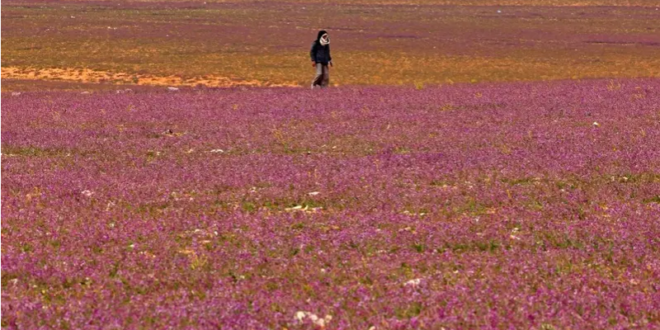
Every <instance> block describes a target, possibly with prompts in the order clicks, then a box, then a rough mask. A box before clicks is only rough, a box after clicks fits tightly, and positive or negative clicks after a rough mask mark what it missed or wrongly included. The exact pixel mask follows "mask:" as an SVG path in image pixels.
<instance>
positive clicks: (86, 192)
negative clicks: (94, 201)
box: [80, 190, 94, 197]
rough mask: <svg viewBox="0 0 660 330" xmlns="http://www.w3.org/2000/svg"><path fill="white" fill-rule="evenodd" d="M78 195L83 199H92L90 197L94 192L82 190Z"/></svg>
mask: <svg viewBox="0 0 660 330" xmlns="http://www.w3.org/2000/svg"><path fill="white" fill-rule="evenodd" d="M80 194H82V195H83V196H85V197H92V195H94V192H93V191H91V190H83V191H81V192H80Z"/></svg>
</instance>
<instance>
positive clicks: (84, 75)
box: [2, 67, 300, 87]
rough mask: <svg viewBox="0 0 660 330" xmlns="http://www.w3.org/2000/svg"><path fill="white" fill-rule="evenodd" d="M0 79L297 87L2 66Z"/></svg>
mask: <svg viewBox="0 0 660 330" xmlns="http://www.w3.org/2000/svg"><path fill="white" fill-rule="evenodd" d="M2 79H31V80H57V81H74V82H82V83H104V82H105V83H108V82H109V83H113V84H118V85H126V84H134V85H148V86H200V85H202V86H206V87H237V86H250V87H300V85H298V84H296V83H283V84H274V83H270V82H267V81H258V80H232V79H230V78H227V77H219V76H213V75H209V76H204V77H194V78H182V77H177V76H157V75H149V74H130V73H123V72H108V71H99V70H90V69H75V68H48V69H38V68H32V67H3V68H2Z"/></svg>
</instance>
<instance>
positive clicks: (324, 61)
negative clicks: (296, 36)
mask: <svg viewBox="0 0 660 330" xmlns="http://www.w3.org/2000/svg"><path fill="white" fill-rule="evenodd" d="M310 56H311V57H312V66H313V67H315V68H316V76H315V77H314V80H313V81H312V89H314V88H315V87H316V86H320V87H321V88H325V87H328V84H329V83H330V72H329V70H328V65H330V66H332V56H330V37H329V36H328V32H326V31H325V30H321V31H319V33H318V34H317V36H316V40H314V42H313V43H312V50H311V51H310Z"/></svg>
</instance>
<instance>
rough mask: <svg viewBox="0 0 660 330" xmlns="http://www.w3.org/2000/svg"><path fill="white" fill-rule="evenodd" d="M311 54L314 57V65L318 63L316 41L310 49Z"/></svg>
mask: <svg viewBox="0 0 660 330" xmlns="http://www.w3.org/2000/svg"><path fill="white" fill-rule="evenodd" d="M309 56H310V57H311V58H312V65H316V41H314V42H313V43H312V50H310V51H309Z"/></svg>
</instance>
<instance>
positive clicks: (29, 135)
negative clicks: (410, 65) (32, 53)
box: [2, 79, 660, 330]
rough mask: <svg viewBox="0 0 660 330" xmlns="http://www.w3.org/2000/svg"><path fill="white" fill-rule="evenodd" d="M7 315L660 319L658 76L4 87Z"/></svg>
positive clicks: (489, 324)
mask: <svg viewBox="0 0 660 330" xmlns="http://www.w3.org/2000/svg"><path fill="white" fill-rule="evenodd" d="M2 99H3V100H2V101H3V106H2V222H3V223H2V327H3V328H6V329H314V328H317V329H318V328H326V329H364V330H367V329H418V328H425V329H443V328H444V329H467V328H470V329H475V328H479V329H544V330H549V329H660V220H659V219H660V80H658V79H631V80H613V81H610V80H592V81H560V82H534V83H505V84H477V85H453V86H441V87H433V88H425V89H414V88H404V87H361V88H357V87H356V88H351V87H342V88H335V89H328V90H322V91H309V90H303V89H288V88H282V89H246V90H239V89H232V90H211V89H189V90H181V91H180V92H167V91H166V90H164V91H162V92H160V91H148V92H144V91H136V92H133V93H121V94H117V93H112V92H98V93H92V94H86V95H83V94H81V93H80V92H27V93H23V94H20V95H11V94H6V93H3V95H2Z"/></svg>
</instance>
